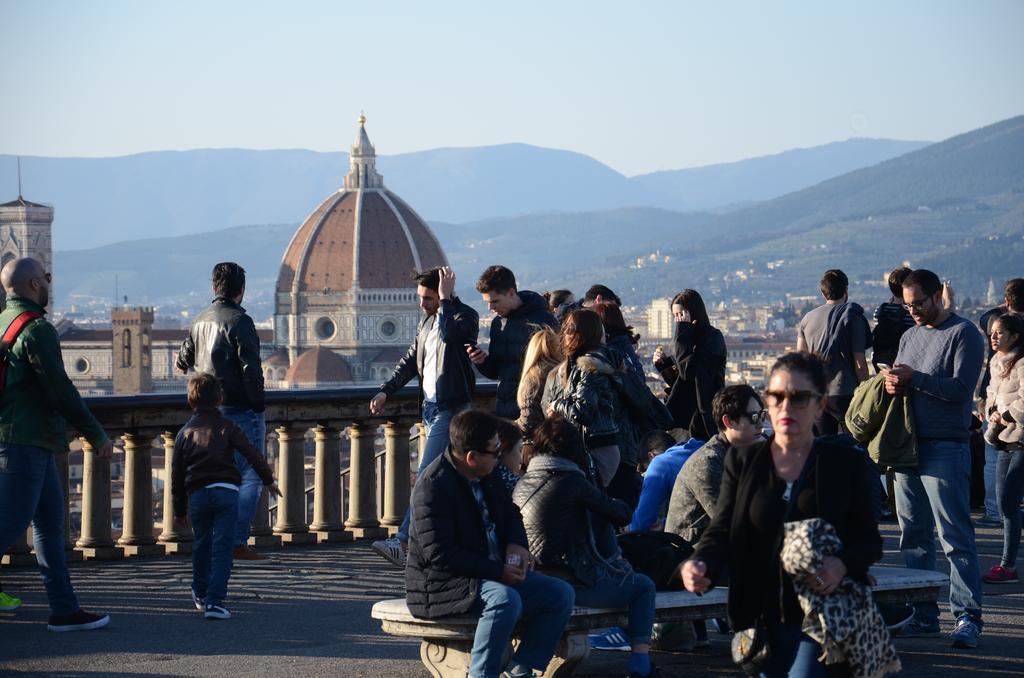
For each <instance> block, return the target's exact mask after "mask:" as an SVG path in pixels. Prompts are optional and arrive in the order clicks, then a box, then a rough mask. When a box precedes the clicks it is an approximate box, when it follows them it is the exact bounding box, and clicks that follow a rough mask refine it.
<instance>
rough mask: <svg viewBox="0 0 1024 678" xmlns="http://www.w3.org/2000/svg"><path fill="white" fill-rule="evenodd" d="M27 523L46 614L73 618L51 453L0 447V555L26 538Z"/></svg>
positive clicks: (7, 445)
mask: <svg viewBox="0 0 1024 678" xmlns="http://www.w3.org/2000/svg"><path fill="white" fill-rule="evenodd" d="M29 523H32V527H33V541H34V542H35V549H36V561H37V562H38V563H39V572H40V573H41V574H42V575H43V584H44V585H45V586H46V596H47V598H48V599H49V601H50V614H54V615H63V614H71V613H73V612H77V611H78V609H79V607H78V598H77V597H76V596H75V590H74V588H72V586H71V575H70V574H69V573H68V563H67V558H66V557H65V556H64V492H63V490H62V489H61V482H60V478H59V476H58V474H57V463H56V462H55V461H54V459H53V453H52V452H50V451H49V450H47V449H44V448H42V447H36V446H34V445H13V444H10V443H0V553H3V552H4V551H6V550H7V548H8V547H9V546H10V545H11V544H13V543H14V542H15V541H17V539H18V538H19V537H20V536H22V535H23V534H25V530H26V529H28V525H29Z"/></svg>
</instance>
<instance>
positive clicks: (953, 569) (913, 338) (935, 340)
mask: <svg viewBox="0 0 1024 678" xmlns="http://www.w3.org/2000/svg"><path fill="white" fill-rule="evenodd" d="M903 302H904V305H905V306H906V308H907V310H908V311H909V312H910V315H911V317H912V318H913V319H914V324H915V326H914V327H912V328H910V329H909V330H907V331H906V332H905V333H904V334H903V337H902V338H901V339H900V350H899V353H898V354H897V356H896V364H895V365H893V366H892V368H891V369H888V370H883V371H882V372H883V374H885V382H886V383H885V387H886V390H887V391H888V392H889V393H891V394H897V393H909V394H910V402H911V407H912V408H913V413H914V425H915V427H916V429H917V449H918V466H917V469H916V470H903V471H897V472H896V514H897V517H898V518H899V521H900V528H901V529H902V531H903V535H902V537H901V539H900V550H901V551H902V552H903V559H904V562H905V563H906V565H907V567H912V568H917V569H923V570H934V569H935V535H934V531H933V525H934V526H935V527H937V528H938V533H939V541H940V542H941V544H942V550H943V552H944V553H945V554H946V558H947V559H948V560H949V564H950V588H949V603H950V607H951V609H952V612H953V615H954V617H955V618H956V624H955V626H954V629H953V633H952V636H951V638H952V642H953V646H954V647H960V648H973V647H977V646H978V636H979V635H980V634H981V628H982V621H981V575H980V571H979V569H978V552H977V549H976V547H975V543H974V526H973V524H972V523H971V508H970V489H971V488H970V484H971V483H970V481H971V454H970V448H969V442H968V441H969V438H970V433H969V426H970V422H971V410H972V405H973V394H974V387H975V385H976V384H977V383H978V377H979V376H980V375H981V367H982V361H983V356H984V340H983V338H982V335H981V333H980V332H979V331H978V329H977V328H976V327H974V325H973V324H971V323H970V322H969V321H967V320H966V319H964V318H961V317H960V316H958V315H956V314H955V313H952V312H951V311H948V310H946V309H945V308H944V307H943V304H942V281H940V280H939V277H938V276H937V275H935V274H934V273H933V272H931V271H928V270H925V269H918V270H916V271H913V272H911V273H910V274H909V275H908V276H907V277H906V278H905V279H904V281H903ZM897 635H904V636H938V635H939V608H938V605H936V604H935V603H921V604H918V605H916V606H915V615H914V619H913V620H912V621H911V622H910V623H909V624H907V625H906V626H904V627H903V628H902V629H900V630H899V631H898V632H897Z"/></svg>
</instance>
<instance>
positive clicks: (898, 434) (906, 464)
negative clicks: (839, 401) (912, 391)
mask: <svg viewBox="0 0 1024 678" xmlns="http://www.w3.org/2000/svg"><path fill="white" fill-rule="evenodd" d="M846 427H847V428H849V429H850V433H851V434H852V435H853V437H854V438H856V440H857V442H859V443H861V444H865V443H866V444H867V448H868V454H869V455H870V456H871V458H872V459H873V460H874V461H875V463H876V464H878V465H879V466H881V467H883V468H886V467H889V468H894V469H910V468H916V467H917V436H916V434H915V432H914V412H913V410H912V409H911V407H910V398H909V396H907V395H906V394H901V395H899V396H895V397H893V396H891V395H889V394H888V393H887V392H886V390H885V377H884V376H882V375H881V374H878V375H875V376H874V377H872V378H870V379H868V380H867V381H865V382H862V383H861V384H860V386H858V387H857V390H856V391H854V393H853V400H852V401H851V402H850V407H849V409H847V410H846Z"/></svg>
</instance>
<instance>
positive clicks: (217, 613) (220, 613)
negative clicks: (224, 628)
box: [203, 605, 231, 619]
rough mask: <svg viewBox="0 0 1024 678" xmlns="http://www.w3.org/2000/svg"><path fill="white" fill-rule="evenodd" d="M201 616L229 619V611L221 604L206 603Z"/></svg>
mask: <svg viewBox="0 0 1024 678" xmlns="http://www.w3.org/2000/svg"><path fill="white" fill-rule="evenodd" d="M203 616H204V617H206V618H207V619H231V612H229V611H228V608H226V607H224V606H223V605H207V606H206V612H205V613H204V614H203Z"/></svg>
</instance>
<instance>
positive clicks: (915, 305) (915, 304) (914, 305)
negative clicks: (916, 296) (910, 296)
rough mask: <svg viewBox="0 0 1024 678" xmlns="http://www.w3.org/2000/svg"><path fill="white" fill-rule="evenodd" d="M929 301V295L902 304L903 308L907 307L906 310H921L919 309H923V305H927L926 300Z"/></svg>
mask: <svg viewBox="0 0 1024 678" xmlns="http://www.w3.org/2000/svg"><path fill="white" fill-rule="evenodd" d="M930 301H931V297H926V298H924V299H921V300H918V301H912V302H910V303H909V304H903V308H905V309H907V310H908V311H913V310H918V311H921V310H923V309H924V307H925V305H927V304H928V302H930Z"/></svg>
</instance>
